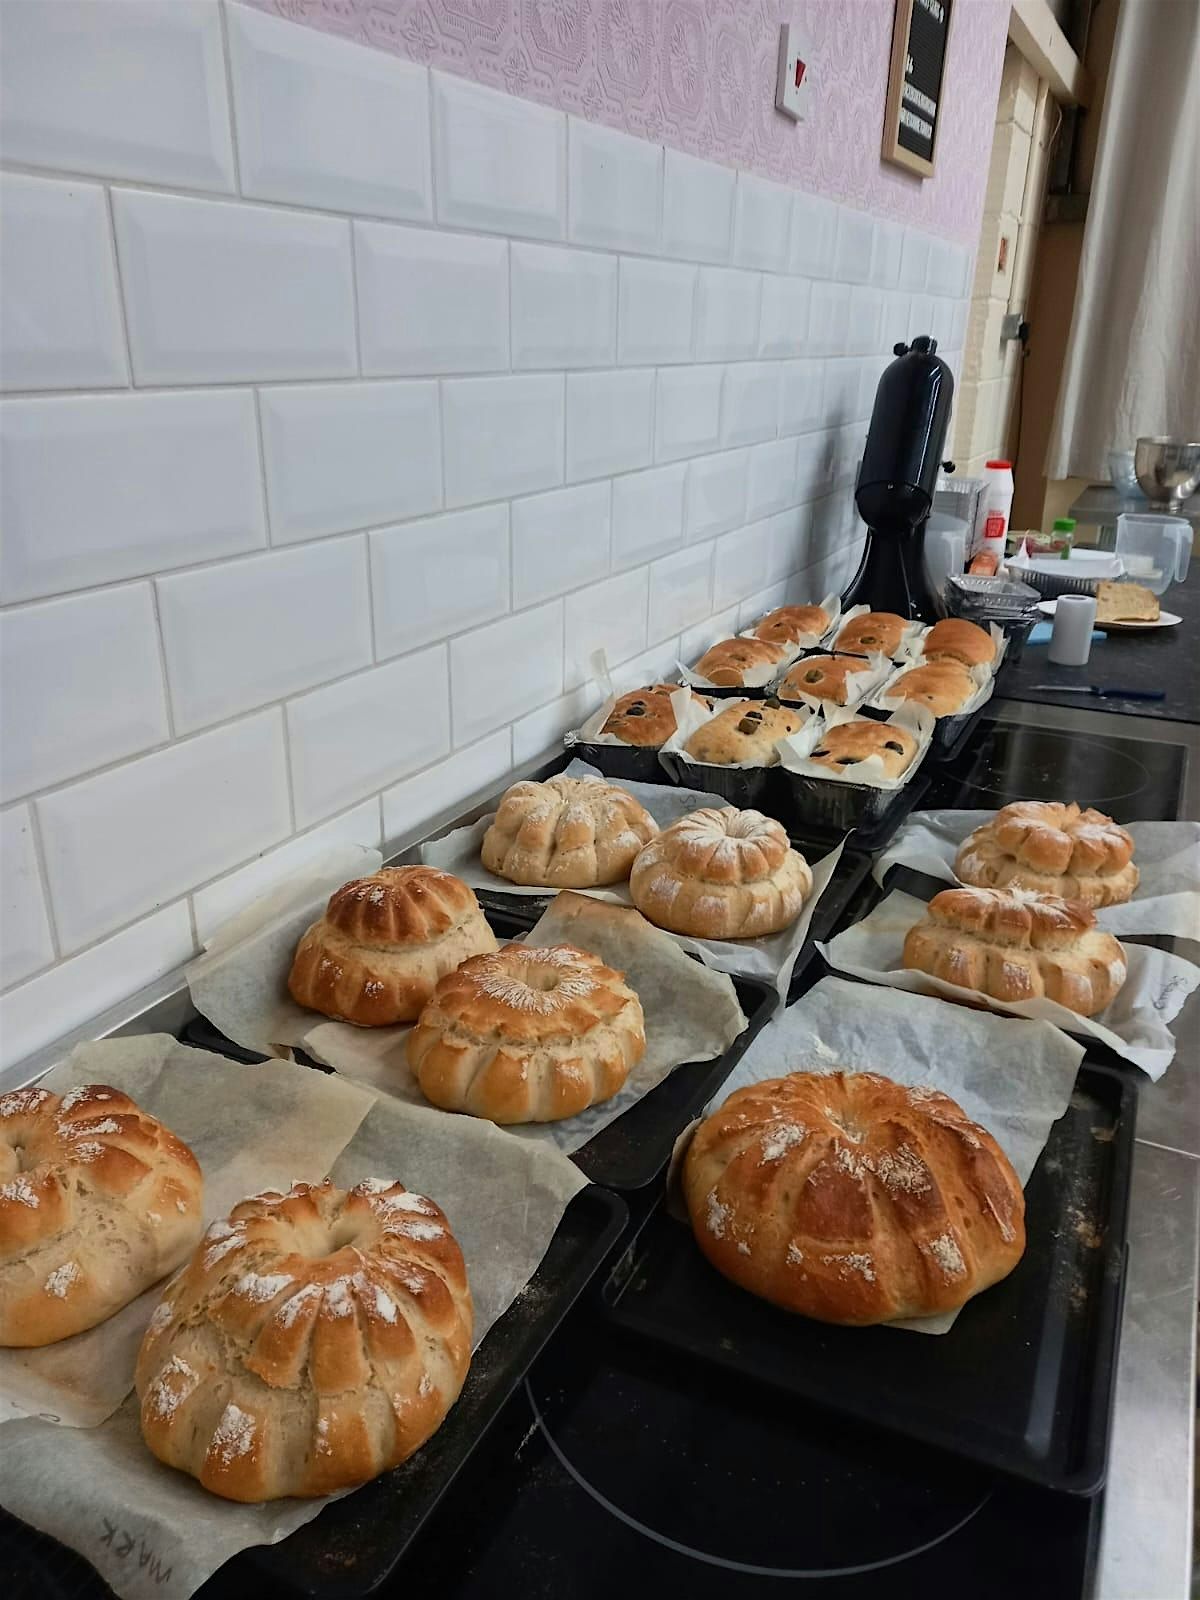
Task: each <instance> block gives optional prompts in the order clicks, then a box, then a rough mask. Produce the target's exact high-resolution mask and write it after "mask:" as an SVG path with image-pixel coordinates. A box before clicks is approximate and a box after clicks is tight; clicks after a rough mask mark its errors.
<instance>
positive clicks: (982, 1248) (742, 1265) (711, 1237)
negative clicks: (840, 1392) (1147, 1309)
mask: <svg viewBox="0 0 1200 1600" xmlns="http://www.w3.org/2000/svg"><path fill="white" fill-rule="evenodd" d="M683 1190H684V1195H685V1198H686V1201H687V1208H688V1213H689V1215H690V1217H691V1223H692V1230H693V1232H694V1234H695V1236H696V1240H697V1242H698V1244H699V1246H700V1248H701V1250H702V1251H703V1252H704V1254H705V1255H706V1256H707V1257H708V1259H709V1261H710V1262H711V1263H712V1264H713V1266H714V1267H716V1269H717V1271H718V1272H721V1273H723V1274H724V1275H725V1277H727V1278H729V1279H731V1280H732V1281H733V1282H734V1283H736V1284H738V1285H739V1286H740V1287H741V1288H743V1289H747V1290H749V1292H750V1293H751V1294H756V1295H759V1296H761V1297H762V1298H763V1299H764V1300H770V1301H772V1302H773V1303H774V1304H775V1305H778V1306H782V1307H783V1308H784V1309H785V1310H787V1311H794V1312H798V1313H799V1314H800V1315H801V1316H806V1317H815V1318H817V1319H818V1320H820V1321H822V1322H838V1323H848V1324H854V1325H863V1324H867V1323H875V1322H891V1321H895V1320H897V1319H898V1318H903V1317H926V1316H931V1315H933V1314H934V1313H937V1312H945V1311H953V1310H955V1309H956V1308H957V1307H959V1306H961V1305H962V1304H964V1302H965V1301H967V1300H968V1299H970V1297H971V1296H972V1295H976V1294H979V1293H980V1291H981V1290H984V1289H987V1288H988V1287H990V1285H992V1284H994V1283H997V1282H998V1281H999V1280H1000V1279H1001V1278H1004V1277H1006V1276H1007V1275H1008V1273H1010V1272H1011V1271H1012V1269H1013V1268H1014V1267H1015V1266H1016V1264H1017V1262H1018V1261H1019V1260H1020V1259H1021V1256H1022V1254H1023V1252H1024V1249H1025V1221H1024V1218H1025V1197H1024V1195H1023V1194H1022V1192H1021V1185H1020V1182H1019V1181H1018V1179H1017V1175H1016V1173H1015V1172H1014V1171H1013V1169H1012V1166H1011V1164H1010V1163H1009V1161H1008V1159H1007V1157H1006V1156H1005V1154H1004V1152H1003V1151H1002V1150H1001V1149H1000V1146H999V1145H998V1144H997V1143H996V1141H995V1140H994V1139H993V1138H992V1136H991V1135H990V1134H989V1133H988V1132H987V1130H986V1129H985V1128H981V1127H980V1126H979V1125H978V1123H974V1122H971V1121H970V1120H969V1119H968V1118H967V1117H966V1115H965V1114H964V1113H963V1111H962V1110H961V1108H960V1107H959V1106H958V1105H956V1104H955V1102H954V1101H953V1100H951V1099H950V1098H949V1097H948V1096H947V1095H944V1094H941V1093H940V1092H939V1091H938V1090H936V1089H933V1088H928V1087H920V1088H906V1087H905V1086H904V1085H902V1084H899V1083H893V1082H892V1081H891V1080H890V1079H888V1078H884V1077H880V1076H879V1075H878V1074H876V1073H873V1072H856V1073H843V1072H831V1073H806V1072H794V1073H791V1074H790V1075H789V1076H787V1077H783V1078H771V1079H768V1080H767V1081H765V1082H762V1083H754V1084H750V1085H749V1086H748V1087H746V1088H743V1089H738V1090H736V1091H735V1092H734V1093H733V1094H731V1095H730V1096H729V1098H728V1099H727V1100H726V1101H725V1103H724V1105H723V1106H721V1107H720V1109H719V1110H717V1111H715V1112H713V1113H712V1115H711V1116H709V1117H707V1118H706V1119H705V1121H704V1122H702V1123H701V1125H700V1127H699V1128H698V1129H697V1130H696V1134H695V1137H694V1138H693V1139H692V1142H691V1144H690V1146H689V1147H688V1152H687V1156H686V1157H685V1159H684V1163H683Z"/></svg>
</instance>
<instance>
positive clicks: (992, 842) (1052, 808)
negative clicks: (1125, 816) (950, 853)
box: [954, 800, 1138, 906]
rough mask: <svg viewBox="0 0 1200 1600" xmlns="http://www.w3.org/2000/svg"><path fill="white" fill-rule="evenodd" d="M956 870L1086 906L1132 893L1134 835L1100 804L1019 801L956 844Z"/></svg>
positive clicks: (979, 884) (966, 879)
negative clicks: (1100, 808) (1092, 806)
mask: <svg viewBox="0 0 1200 1600" xmlns="http://www.w3.org/2000/svg"><path fill="white" fill-rule="evenodd" d="M954 871H955V874H956V875H957V876H958V877H959V878H960V879H961V881H962V882H963V883H968V884H973V885H974V886H975V887H976V888H979V889H1035V890H1037V892H1038V893H1039V894H1052V895H1060V896H1061V897H1062V898H1063V899H1064V900H1078V901H1079V902H1080V903H1081V904H1082V905H1085V906H1115V905H1120V904H1122V903H1124V902H1125V901H1126V900H1129V899H1131V898H1132V896H1133V891H1134V890H1135V889H1136V888H1137V885H1138V869H1137V867H1136V866H1135V865H1134V863H1133V837H1132V835H1131V834H1129V833H1127V832H1126V831H1125V829H1124V828H1121V827H1118V825H1117V824H1116V823H1115V822H1114V821H1113V820H1112V818H1111V817H1106V816H1105V815H1104V813H1103V812H1102V811H1092V810H1090V809H1089V810H1087V811H1084V810H1081V809H1080V807H1079V806H1077V805H1075V804H1074V803H1071V804H1070V805H1063V804H1061V803H1060V802H1058V801H1055V800H1018V801H1017V802H1016V803H1015V804H1013V805H1010V806H1004V807H1002V808H1001V809H1000V810H999V811H997V813H996V815H995V816H994V817H993V819H992V820H991V821H990V822H985V823H984V824H983V826H982V827H979V828H976V829H975V832H974V833H972V834H970V835H968V837H967V838H966V839H964V840H963V842H962V844H961V845H959V847H958V855H957V856H956V857H955V861H954Z"/></svg>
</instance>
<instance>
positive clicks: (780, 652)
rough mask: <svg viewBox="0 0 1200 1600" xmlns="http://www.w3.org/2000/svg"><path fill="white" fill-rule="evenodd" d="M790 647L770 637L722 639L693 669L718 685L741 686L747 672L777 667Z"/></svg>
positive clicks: (729, 687)
mask: <svg viewBox="0 0 1200 1600" xmlns="http://www.w3.org/2000/svg"><path fill="white" fill-rule="evenodd" d="M788 648H789V647H788V646H787V645H786V644H779V643H772V642H771V641H769V640H767V639H742V638H738V639H722V640H721V641H720V643H719V644H714V645H713V646H712V648H711V649H709V650H706V651H705V652H704V654H703V655H702V656H701V657H700V659H699V661H697V663H696V665H695V666H694V667H693V668H692V671H693V672H694V673H695V674H696V675H697V677H700V678H707V679H708V681H709V683H711V684H715V685H716V686H717V687H718V688H721V689H739V688H741V687H742V685H743V684H744V683H745V681H746V674H747V673H748V672H753V671H755V670H756V669H758V668H760V667H769V666H774V665H775V663H776V662H777V661H782V660H783V659H784V657H785V656H786V655H787V654H788Z"/></svg>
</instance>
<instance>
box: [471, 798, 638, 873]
mask: <svg viewBox="0 0 1200 1600" xmlns="http://www.w3.org/2000/svg"><path fill="white" fill-rule="evenodd" d="M657 832H658V824H657V822H655V820H654V818H653V817H652V816H651V815H650V813H649V812H648V811H647V810H646V808H645V807H644V806H642V805H640V804H639V803H638V802H637V801H636V800H635V799H634V797H633V796H632V795H631V794H630V793H629V792H628V791H627V790H625V789H619V788H617V786H616V785H615V784H612V783H605V782H604V781H603V780H602V779H600V778H568V777H565V776H564V775H563V774H562V773H559V774H557V775H556V776H555V777H553V778H547V779H546V781H545V782H544V783H537V782H534V781H533V780H532V779H527V780H526V781H525V782H523V783H514V784H513V786H512V788H511V789H509V790H508V792H507V793H506V794H505V796H504V798H503V800H501V802H500V807H499V810H498V811H497V812H496V816H495V819H494V821H493V822H492V825H491V827H490V828H489V829H488V831H487V832H486V833H485V834H484V836H483V845H482V847H481V849H480V857H481V859H482V861H483V864H484V866H485V867H486V868H487V869H488V871H489V872H495V873H497V874H499V876H500V877H502V878H507V879H508V880H509V881H510V882H511V883H528V884H542V883H544V884H546V885H547V887H549V888H551V889H594V888H596V887H598V886H599V885H601V884H606V883H622V882H623V881H624V880H625V879H626V878H627V877H628V876H629V869H630V867H631V866H632V865H633V861H634V857H635V856H636V855H637V853H638V851H639V850H640V849H641V848H642V846H643V845H644V844H645V843H646V841H647V840H648V839H651V838H653V837H654V835H655V834H656V833H657Z"/></svg>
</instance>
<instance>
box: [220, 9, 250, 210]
mask: <svg viewBox="0 0 1200 1600" xmlns="http://www.w3.org/2000/svg"><path fill="white" fill-rule="evenodd" d="M226 10H227V8H226V6H225V3H224V0H221V4H220V5H218V7H217V16H218V25H219V27H220V30H221V64H222V66H223V67H224V69H225V98H226V103H227V104H228V106H229V149H230V154H231V155H232V156H233V183H234V190H235V192H236V194H237V195H238V197H239V199H240V198H244V196H243V194H242V157H241V151H240V150H239V148H238V127H237V107H236V104H235V99H234V93H233V59H232V52H231V49H230V44H229V18H228V16H227V15H226Z"/></svg>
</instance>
